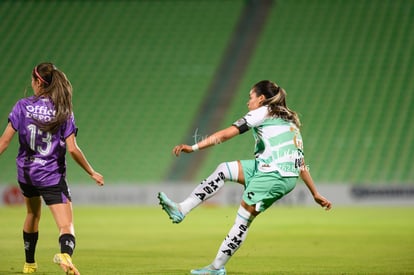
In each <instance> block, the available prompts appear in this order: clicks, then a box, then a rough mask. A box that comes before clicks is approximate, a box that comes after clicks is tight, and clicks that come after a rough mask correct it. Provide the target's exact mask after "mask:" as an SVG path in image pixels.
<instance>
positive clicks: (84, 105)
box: [0, 0, 414, 184]
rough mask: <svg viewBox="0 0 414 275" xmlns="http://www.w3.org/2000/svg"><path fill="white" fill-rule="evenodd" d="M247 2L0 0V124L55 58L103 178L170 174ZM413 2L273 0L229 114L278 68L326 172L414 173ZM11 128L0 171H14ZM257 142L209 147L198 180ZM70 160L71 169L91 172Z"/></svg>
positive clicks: (359, 178)
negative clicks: (37, 70) (42, 65)
mask: <svg viewBox="0 0 414 275" xmlns="http://www.w3.org/2000/svg"><path fill="white" fill-rule="evenodd" d="M244 4H245V1H219V0H213V1H126V0H125V1H92V0H86V1H2V3H1V9H0V18H1V19H2V28H1V29H0V39H1V41H2V42H1V43H0V51H1V52H2V53H3V54H2V56H3V57H2V62H1V66H2V70H1V71H2V73H1V74H0V89H1V93H2V100H0V110H1V112H0V120H1V121H2V124H0V126H1V125H2V126H1V127H4V126H5V125H6V121H7V115H8V112H9V111H10V110H11V108H12V106H13V104H14V102H15V101H16V100H17V99H18V98H20V97H21V96H23V95H24V89H25V88H26V87H28V86H30V71H31V68H32V67H33V66H34V65H35V64H37V63H39V62H42V61H52V62H54V63H56V64H57V66H58V67H60V68H61V69H62V70H63V71H65V72H66V74H67V75H68V77H69V79H70V80H71V81H72V84H73V86H74V107H75V115H76V120H77V124H78V127H79V129H80V130H79V136H78V142H79V144H80V145H81V146H82V148H83V149H84V151H85V153H86V154H87V155H88V158H89V159H90V160H91V162H92V163H93V164H94V165H95V166H96V168H97V169H98V170H99V171H102V173H103V174H104V175H105V176H106V180H107V182H108V183H115V184H116V183H141V182H160V181H163V180H165V178H164V176H165V175H166V173H167V171H168V169H169V168H170V167H171V165H172V164H173V163H174V162H175V161H176V160H175V158H174V157H173V156H172V155H171V149H172V147H173V146H174V145H175V144H177V143H180V142H183V141H184V140H187V139H188V137H187V136H185V135H187V132H188V126H189V125H190V124H191V122H192V118H193V117H194V116H196V114H197V111H198V109H199V106H200V105H201V103H202V102H201V101H202V100H203V98H204V97H205V94H204V93H205V92H206V91H207V90H208V87H209V85H210V82H211V81H212V78H213V76H214V73H215V70H216V69H217V66H218V65H219V64H220V61H221V58H222V55H223V52H224V50H225V49H226V46H227V44H228V43H229V41H228V40H229V37H231V35H232V32H233V31H234V27H235V24H236V23H237V20H238V18H239V16H240V13H241V11H242V9H243V5H244ZM413 12H414V4H413V3H412V2H411V1H404V0H395V1H390V0H385V1H380V2H379V1H370V0H349V1H329V0H317V1H305V0H295V1H283V0H279V1H275V3H274V5H273V6H272V10H271V13H270V17H269V18H268V20H267V25H266V27H265V30H264V31H263V33H262V35H261V37H260V39H259V40H258V41H257V43H258V44H257V47H256V51H255V53H254V55H253V56H252V60H251V63H250V64H249V66H248V67H247V71H246V73H245V75H244V77H243V78H242V79H240V84H239V86H238V87H239V88H238V90H237V91H236V94H235V99H234V101H233V102H232V104H231V106H229V109H228V112H227V114H226V115H225V116H223V121H222V123H221V125H222V127H225V126H227V125H229V124H231V123H232V122H233V121H234V120H236V119H238V118H239V117H240V116H242V115H243V114H244V113H245V112H246V111H247V108H246V105H245V103H246V101H247V93H248V91H249V89H250V87H251V86H252V85H253V84H254V83H255V82H257V81H259V80H262V79H272V80H275V81H276V82H278V83H279V84H280V85H281V86H282V87H284V88H285V89H286V90H287V92H288V104H289V105H290V106H291V107H292V109H294V110H297V111H298V112H299V113H300V115H301V118H302V123H303V130H302V132H303V136H304V140H305V150H306V154H307V161H308V164H309V165H310V169H311V172H312V174H313V176H314V178H315V179H316V180H317V181H318V182H325V183H337V182H340V183H343V182H346V183H351V184H367V183H368V184H370V183H373V184H376V183H386V184H392V183H404V184H413V183H414V172H413V169H412V164H411V158H410V157H411V155H412V153H413V152H414V145H413V142H412V141H413V140H414V128H413V127H412V124H413V115H414V111H413V107H414V104H413V102H414V98H413V97H414V96H413V93H412V91H413V90H414V80H413V79H412V77H411V75H412V72H413V71H414V62H413V59H414V54H413V49H414V36H413V33H412V30H413V29H414V20H413V18H414V14H413ZM27 92H28V93H29V94H30V93H31V90H30V88H29V89H27ZM194 130H196V129H194ZM198 131H199V134H200V135H207V134H209V133H206V132H204V131H203V129H198ZM14 142H15V144H14V145H12V146H11V148H9V150H8V151H6V152H5V153H4V154H3V155H2V157H0V165H1V167H2V171H1V176H0V184H3V183H9V182H13V181H14V180H15V167H14V165H15V164H14V158H15V155H16V152H17V144H16V139H15V140H14ZM252 150H253V141H252V137H251V135H250V134H249V133H247V134H245V135H243V136H240V137H237V138H236V139H234V140H231V141H229V142H228V143H226V144H222V145H220V146H217V147H215V148H212V149H211V151H210V152H209V153H208V156H207V158H206V160H205V162H203V163H202V164H201V168H200V169H199V171H198V173H196V176H195V177H194V180H199V179H202V178H203V177H205V176H206V175H207V174H208V173H209V172H210V171H211V170H212V169H213V168H214V167H215V166H216V165H217V164H218V163H219V162H221V161H225V160H233V159H243V158H251V157H252ZM185 157H191V156H185ZM68 166H69V169H70V170H69V171H70V172H69V174H68V178H69V180H70V182H72V183H82V182H86V181H88V178H87V176H86V175H85V174H84V172H83V171H81V169H80V168H78V167H75V164H74V163H73V162H72V160H70V158H69V159H68Z"/></svg>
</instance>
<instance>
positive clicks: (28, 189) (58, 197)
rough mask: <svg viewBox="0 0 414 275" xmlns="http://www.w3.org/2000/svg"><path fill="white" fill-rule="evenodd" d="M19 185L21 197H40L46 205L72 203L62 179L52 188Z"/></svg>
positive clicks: (66, 185) (64, 181)
mask: <svg viewBox="0 0 414 275" xmlns="http://www.w3.org/2000/svg"><path fill="white" fill-rule="evenodd" d="M19 185H20V190H21V191H22V193H23V196H25V197H27V198H33V197H39V196H42V198H43V200H44V201H45V203H46V205H52V204H58V203H66V202H67V201H72V197H71V194H70V190H69V187H68V184H67V183H66V180H65V178H63V177H62V178H61V179H60V181H59V183H58V184H56V185H52V186H34V185H30V184H25V183H20V182H19Z"/></svg>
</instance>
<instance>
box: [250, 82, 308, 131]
mask: <svg viewBox="0 0 414 275" xmlns="http://www.w3.org/2000/svg"><path fill="white" fill-rule="evenodd" d="M253 90H254V91H255V92H256V94H257V95H258V96H260V95H264V97H265V98H266V100H265V101H264V102H263V105H264V106H267V107H268V110H269V114H270V115H271V116H274V117H280V118H281V119H284V120H287V121H291V122H293V123H294V124H295V125H296V126H297V127H298V128H299V127H300V126H301V123H300V120H299V116H298V114H297V113H296V112H295V111H293V110H290V109H289V108H288V107H287V105H286V95H287V94H286V91H285V90H284V89H283V88H281V87H279V86H278V85H276V84H275V83H274V82H271V81H268V80H263V81H260V82H259V83H257V84H256V85H254V86H253Z"/></svg>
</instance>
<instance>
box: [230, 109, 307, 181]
mask: <svg viewBox="0 0 414 275" xmlns="http://www.w3.org/2000/svg"><path fill="white" fill-rule="evenodd" d="M233 125H234V126H236V127H237V128H238V129H239V131H240V133H244V132H246V131H247V130H248V129H252V131H253V136H254V138H255V141H256V145H255V151H254V153H255V156H256V159H257V161H258V169H259V170H260V171H262V172H273V171H278V172H279V173H280V175H281V176H282V177H297V176H298V175H299V168H300V166H301V165H302V163H303V142H302V136H301V134H300V131H299V129H298V127H297V126H296V125H295V124H294V123H292V122H289V121H286V120H283V119H281V118H279V117H271V116H269V112H268V108H267V106H262V107H260V108H258V109H256V110H253V111H250V112H248V113H247V114H246V115H245V116H244V117H243V118H241V119H239V120H238V121H236V122H235V123H233Z"/></svg>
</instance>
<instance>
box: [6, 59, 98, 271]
mask: <svg viewBox="0 0 414 275" xmlns="http://www.w3.org/2000/svg"><path fill="white" fill-rule="evenodd" d="M32 88H33V91H34V96H30V97H27V98H23V99H20V100H19V101H17V103H16V104H15V106H14V107H13V109H12V111H11V113H10V114H9V118H8V124H7V126H6V129H5V131H4V133H3V135H2V136H1V137H0V155H1V154H2V153H3V152H4V151H5V150H6V149H7V147H8V145H9V144H10V141H11V140H12V138H13V136H14V134H15V133H16V132H18V135H19V144H20V147H19V152H18V155H17V158H16V163H17V180H18V182H19V185H20V189H21V191H22V193H23V195H24V199H25V203H26V207H27V215H26V219H25V221H24V225H23V240H24V247H25V256H26V263H25V264H24V267H23V273H26V274H27V273H34V272H36V270H37V264H36V262H35V249H36V243H37V240H38V234H39V220H40V215H41V198H40V197H43V200H44V201H45V203H46V205H48V206H49V209H50V211H51V212H52V215H53V217H54V219H55V221H56V224H57V227H58V228H59V233H60V236H59V243H60V253H58V254H56V255H55V256H54V258H53V261H54V262H55V263H57V264H59V265H60V266H61V268H62V269H63V270H64V271H65V272H66V273H67V274H79V272H78V270H77V269H76V267H75V266H74V265H73V263H72V259H71V256H72V254H73V251H74V249H75V243H76V241H75V230H74V225H73V213H72V203H71V200H72V199H71V194H70V191H69V188H68V185H67V183H66V160H65V153H66V150H68V151H69V153H70V155H71V156H72V158H73V159H74V160H75V161H76V162H77V163H78V164H79V165H80V166H81V167H82V168H83V169H84V170H85V171H86V172H87V173H88V174H89V175H90V176H91V178H92V179H93V180H95V181H96V183H97V184H98V185H99V186H102V185H103V184H104V178H103V176H102V175H101V174H99V173H98V172H96V171H95V170H94V169H93V168H92V166H91V165H90V164H89V162H88V161H87V159H86V157H85V155H84V154H83V152H82V151H81V149H80V148H79V147H78V145H77V143H76V133H77V128H76V125H75V120H74V116H73V112H72V85H71V83H70V82H69V80H68V79H67V78H66V75H65V74H64V73H63V72H62V71H60V70H58V69H57V68H56V67H55V66H54V65H53V64H52V63H41V64H39V65H37V66H36V67H34V69H33V71H32Z"/></svg>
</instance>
